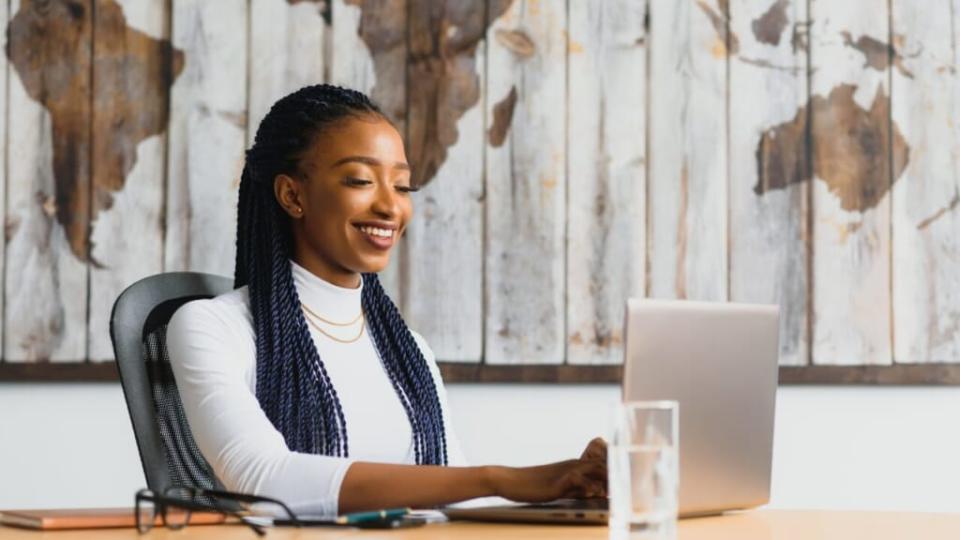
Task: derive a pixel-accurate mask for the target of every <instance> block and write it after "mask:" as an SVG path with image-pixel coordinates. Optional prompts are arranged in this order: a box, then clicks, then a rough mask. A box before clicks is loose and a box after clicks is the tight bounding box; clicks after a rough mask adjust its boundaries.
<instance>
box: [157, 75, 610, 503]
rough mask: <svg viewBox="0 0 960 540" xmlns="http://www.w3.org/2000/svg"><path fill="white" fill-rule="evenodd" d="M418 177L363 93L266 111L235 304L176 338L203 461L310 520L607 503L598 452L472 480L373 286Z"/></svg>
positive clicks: (432, 375) (331, 94)
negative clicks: (572, 500)
mask: <svg viewBox="0 0 960 540" xmlns="http://www.w3.org/2000/svg"><path fill="white" fill-rule="evenodd" d="M410 172H411V171H410V166H409V165H408V164H407V159H406V153H405V151H404V146H403V140H402V139H401V138H400V135H399V133H398V132H397V130H396V129H395V128H394V127H393V125H391V124H390V122H389V121H388V120H387V119H386V118H385V117H384V115H383V114H382V113H381V112H380V110H379V109H378V108H377V107H376V106H375V105H374V104H373V103H371V102H370V101H369V100H368V99H367V97H366V96H364V95H363V94H360V93H358V92H355V91H352V90H346V89H343V88H338V87H334V86H329V85H319V86H310V87H306V88H303V89H301V90H298V91H297V92H294V93H293V94H290V95H289V96H286V97H284V98H283V99H281V100H280V101H278V102H277V103H276V104H274V106H273V107H272V108H271V110H270V112H269V113H268V114H267V115H266V117H265V118H264V119H263V121H262V123H261V124H260V127H259V129H258V130H257V135H256V139H255V142H254V144H253V147H252V148H250V149H249V150H248V151H247V162H246V165H245V167H244V171H243V177H242V180H241V183H240V202H239V210H238V219H237V222H238V225H237V260H236V272H235V286H236V287H237V288H236V289H235V290H234V291H232V292H230V293H227V294H225V295H222V296H218V297H216V298H213V299H209V300H198V301H195V302H190V303H188V304H186V305H184V306H183V307H182V308H181V309H180V310H179V311H177V313H176V314H175V315H174V317H173V319H172V320H171V322H170V325H169V327H168V331H167V332H168V333H167V347H168V350H169V353H170V360H171V366H172V367H173V371H174V375H175V376H176V379H177V385H178V388H179V390H180V393H181V398H182V400H183V405H184V410H185V412H186V415H187V420H188V422H189V424H190V427H191V430H192V431H193V435H194V438H195V439H196V441H197V444H198V446H199V448H200V451H201V453H202V454H203V456H204V457H205V458H206V459H207V461H209V462H210V464H211V465H212V467H213V470H214V472H215V473H216V475H217V477H218V478H219V479H220V480H221V482H223V484H224V485H225V486H226V487H227V488H228V489H231V490H236V491H242V492H247V493H254V494H258V495H265V496H269V497H273V498H277V499H281V500H283V501H285V502H287V503H288V504H289V505H290V506H291V507H293V508H294V510H297V511H301V512H307V513H311V514H325V515H333V514H337V513H343V512H351V511H357V510H364V509H375V508H387V507H397V506H401V507H402V506H412V507H430V506H436V505H442V504H448V503H453V502H457V501H462V500H466V499H470V498H475V497H483V496H488V495H500V496H503V497H506V498H509V499H513V500H518V501H531V502H536V501H547V500H551V499H556V498H560V497H596V496H604V495H605V492H606V457H605V447H604V444H603V442H602V441H600V440H596V441H593V442H591V443H590V444H589V445H588V447H587V449H586V450H585V451H584V453H583V455H582V456H580V458H579V459H572V460H568V461H563V462H559V463H553V464H548V465H543V466H539V467H526V468H510V467H497V466H485V467H469V466H467V463H466V460H465V459H464V457H463V454H462V452H461V450H460V447H459V444H458V442H457V438H456V435H455V433H454V430H453V426H452V422H451V419H450V417H449V413H448V407H447V399H446V391H445V389H444V386H443V381H442V379H441V377H440V373H439V370H438V369H437V365H436V361H435V359H434V355H433V353H432V352H431V350H430V348H429V346H428V345H427V343H426V342H425V341H424V340H423V338H422V337H420V336H419V335H418V334H416V333H414V332H412V331H411V330H410V329H409V328H407V326H406V324H405V323H404V321H403V319H402V318H401V316H400V313H399V311H398V310H397V308H396V306H395V305H394V304H393V302H392V301H391V300H390V298H389V297H388V296H387V295H386V293H385V292H384V290H383V288H382V287H381V286H380V283H379V281H378V279H377V274H376V273H377V272H379V271H381V270H383V269H384V268H385V267H386V266H387V263H388V262H389V260H390V254H391V250H392V248H393V246H394V245H395V243H396V241H397V239H398V238H399V237H400V236H401V235H402V234H403V231H404V229H405V228H406V226H407V225H408V223H409V222H410V220H411V219H412V217H413V204H412V202H411V199H410V197H411V196H410V192H411V191H415V190H414V188H413V187H411V185H410V177H411V174H410ZM348 435H349V436H348Z"/></svg>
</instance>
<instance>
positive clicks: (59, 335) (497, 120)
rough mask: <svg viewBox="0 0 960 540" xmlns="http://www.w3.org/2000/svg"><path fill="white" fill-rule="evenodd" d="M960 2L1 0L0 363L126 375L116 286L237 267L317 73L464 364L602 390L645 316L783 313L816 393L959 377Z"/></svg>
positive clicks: (436, 329)
mask: <svg viewBox="0 0 960 540" xmlns="http://www.w3.org/2000/svg"><path fill="white" fill-rule="evenodd" d="M957 4H960V0H923V1H908V0H849V1H845V2H835V1H830V0H680V1H678V0H644V1H638V0H611V1H603V2H596V1H591V0H566V1H565V2H554V1H545V0H487V1H486V2H472V1H466V0H445V1H438V2H435V1H428V0H389V1H386V2H382V1H372V0H332V1H331V2H329V3H325V2H315V1H308V0H217V1H216V2H211V1H209V0H149V1H147V0H70V1H67V0H49V1H39V0H10V2H4V3H0V22H2V24H3V25H4V27H5V28H7V30H8V31H7V32H6V33H5V34H4V36H6V37H5V38H4V39H8V42H6V43H5V50H6V54H4V55H0V74H2V76H3V77H4V80H5V83H4V84H0V104H2V106H0V145H4V148H5V149H6V150H5V152H0V171H2V174H0V182H2V185H3V189H0V210H2V212H4V222H5V233H6V234H5V235H4V236H3V238H2V240H0V266H2V269H3V280H2V283H3V294H2V295H0V313H2V318H3V321H2V324H0V339H2V351H3V360H2V361H0V367H2V366H3V365H4V364H6V365H13V364H36V363H43V362H47V361H50V362H68V363H71V364H72V365H75V364H77V363H82V362H92V363H96V362H103V361H107V360H109V359H111V357H112V353H111V347H110V344H109V338H108V335H107V328H108V324H109V311H110V307H111V305H112V302H113V299H114V298H116V296H117V295H118V294H119V292H120V291H122V290H123V288H124V287H126V286H127V285H129V284H130V283H132V282H133V281H136V280H137V279H139V278H141V277H143V276H147V275H150V274H154V273H158V272H162V271H174V270H188V269H189V270H198V271H207V272H214V273H219V274H225V275H232V267H233V257H234V251H233V250H234V242H233V238H234V226H235V220H236V215H235V212H236V209H235V204H236V196H237V186H238V182H239V174H240V170H241V168H242V165H243V156H244V149H245V148H247V147H248V146H249V145H250V144H251V143H252V141H253V138H254V136H255V134H256V127H257V124H258V123H259V121H260V119H261V118H263V116H264V115H265V114H266V112H267V111H268V110H269V107H270V105H271V104H272V103H273V102H274V101H275V100H276V99H277V98H279V97H280V96H282V95H284V94H285V93H287V92H289V91H292V90H294V89H296V88H299V87H301V86H303V85H306V84H310V83H317V82H324V81H329V82H333V83H336V84H341V85H346V86H351V87H354V88H357V89H359V90H362V91H364V92H367V93H369V94H370V95H371V96H372V97H373V98H374V99H375V100H376V101H377V102H378V103H379V104H380V105H381V107H382V108H383V110H384V111H385V112H386V114H387V115H388V116H389V117H390V118H391V119H392V120H393V121H394V122H395V124H396V125H397V126H398V129H399V130H400V131H401V133H402V134H403V135H404V137H405V138H406V141H407V151H408V157H409V159H410V161H411V162H412V163H413V164H414V166H415V168H416V169H415V170H416V173H415V181H416V182H417V183H418V184H420V185H421V186H422V188H423V189H422V190H421V191H420V193H419V194H418V195H417V196H416V198H415V199H414V200H415V205H416V212H417V215H416V217H415V220H414V222H413V223H412V224H411V226H410V228H409V229H408V232H407V236H406V238H405V239H404V240H403V241H402V242H401V244H400V247H399V249H398V250H397V252H396V253H395V256H394V258H393V261H392V263H391V265H390V267H389V268H388V269H387V270H386V271H385V272H384V273H383V274H382V276H381V279H382V281H383V282H384V284H385V286H386V287H387V289H388V291H390V292H391V294H392V295H393V297H394V299H395V301H396V302H397V303H398V305H400V307H401V309H402V311H403V312H404V314H405V316H406V317H407V320H408V322H409V324H410V326H411V327H412V328H414V329H415V330H418V331H419V332H421V333H422V334H423V335H424V336H425V337H426V338H427V340H428V341H429V342H430V343H431V344H432V346H433V348H434V351H435V353H436V354H437V357H438V358H439V359H441V360H443V361H446V362H452V363H460V364H462V369H461V370H460V371H458V373H461V372H462V373H465V374H467V373H474V374H475V375H476V376H477V377H480V378H489V377H504V376H506V375H502V374H507V373H514V371H511V367H512V366H515V365H518V364H523V365H537V366H553V367H551V368H549V369H554V370H555V372H556V374H558V375H557V377H555V378H556V379H557V380H560V379H563V380H574V379H576V377H577V375H576V374H577V373H580V372H578V371H577V369H578V368H577V366H596V369H597V370H607V371H603V373H606V374H607V375H602V376H601V375H597V376H594V375H590V376H589V377H588V378H591V380H598V379H597V377H600V378H603V377H608V376H612V375H609V374H612V373H614V371H613V369H614V368H612V367H609V366H615V365H616V364H618V363H619V362H620V361H621V355H622V345H623V335H622V328H621V327H622V317H623V313H622V310H623V308H622V306H623V300H624V299H625V298H626V297H628V296H650V297H659V298H685V299H699V300H715V301H723V300H733V301H744V302H764V303H778V304H780V306H781V308H782V320H781V363H782V364H783V365H784V366H791V368H790V369H793V368H797V369H809V370H810V373H814V372H815V371H816V370H819V369H822V368H823V367H827V366H840V365H858V366H867V367H869V366H889V367H890V369H891V370H894V368H896V369H899V370H902V369H903V366H908V365H910V364H916V363H933V364H949V363H953V362H958V361H960V307H958V306H960V277H958V276H960V209H958V208H960V173H958V172H957V171H958V170H960V163H958V160H960V133H958V132H957V130H958V129H960V103H958V102H957V99H960V92H958V90H960V85H958V74H957V70H956V66H957V64H958V61H960V58H958V57H957V51H956V47H955V43H956V41H957V35H956V32H957V28H958V23H960V20H958V17H960V15H958V13H960V9H958V7H960V6H958V5H957ZM51 36H55V38H51ZM8 134H15V136H9V135H8ZM478 365H487V366H490V370H489V373H487V374H486V375H484V374H483V373H481V372H479V371H476V370H475V369H474V368H473V367H471V366H478ZM603 365H605V366H608V367H602V366H603ZM804 366H806V368H805V367H804ZM450 369H451V370H452V369H453V368H452V367H451V368H450ZM457 369H460V368H457ZM518 369H520V370H519V371H516V373H521V371H523V370H528V368H522V369H521V368H518ZM870 369H873V368H870ZM471 370H473V371H471ZM494 372H496V373H497V374H500V375H490V374H491V373H494ZM523 372H524V373H527V371H523ZM600 372H601V371H596V373H600ZM71 373H74V372H73V371H71ZM583 373H586V372H583ZM790 373H793V372H790ZM796 373H801V372H796ZM816 373H821V371H816ZM871 373H873V372H871ZM890 373H893V371H890ZM897 373H902V371H897ZM519 376H521V377H525V376H526V375H519ZM817 376H819V375H817ZM797 377H798V379H800V378H803V376H801V375H797ZM891 377H893V376H892V375H891V376H889V377H888V376H886V375H876V374H871V375H869V376H864V379H866V378H871V380H884V381H887V380H890V378H891ZM911 377H913V376H911ZM928 379H929V377H926V378H925V377H920V378H919V379H917V378H916V377H913V378H912V379H911V380H924V381H926V380H928Z"/></svg>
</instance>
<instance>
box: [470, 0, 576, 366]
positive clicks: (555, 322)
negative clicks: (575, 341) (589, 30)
mask: <svg viewBox="0 0 960 540" xmlns="http://www.w3.org/2000/svg"><path fill="white" fill-rule="evenodd" d="M493 5H495V4H491V6H493ZM490 12H491V13H495V12H496V10H494V9H491V10H490ZM566 27H567V25H566V12H565V6H564V5H563V4H561V3H558V2H536V1H532V0H515V1H514V2H513V3H512V4H511V5H510V7H509V9H508V10H507V11H506V12H505V13H504V14H503V15H502V16H500V17H499V18H497V19H496V20H493V21H492V22H491V24H490V29H489V31H488V33H487V44H488V48H487V50H488V56H487V125H488V126H489V132H488V136H487V141H488V145H487V149H486V169H487V197H486V238H487V244H486V246H487V247H486V253H485V258H486V279H487V283H486V292H485V304H486V312H485V314H484V316H485V319H486V323H485V329H484V333H485V336H484V340H485V341H484V343H485V348H484V351H485V360H486V361H487V362H489V363H491V364H504V363H516V362H518V361H523V362H528V363H561V362H563V356H564V352H565V351H564V341H565V334H566V333H565V328H564V308H565V304H564V286H565V276H564V229H565V227H564V221H565V210H566V200H565V199H566V175H565V170H564V165H565V160H566V158H565V155H564V154H565V135H566V126H565V123H566V122H565V115H564V114H562V111H563V110H564V106H565V103H566V99H565V97H566V96H565V91H564V90H565V83H566V65H565V57H566V45H567V39H566ZM520 359H522V360H520Z"/></svg>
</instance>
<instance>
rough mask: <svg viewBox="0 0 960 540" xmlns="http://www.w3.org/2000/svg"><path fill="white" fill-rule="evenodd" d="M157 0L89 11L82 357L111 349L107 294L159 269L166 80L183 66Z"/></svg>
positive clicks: (164, 6) (109, 354)
mask: <svg viewBox="0 0 960 540" xmlns="http://www.w3.org/2000/svg"><path fill="white" fill-rule="evenodd" d="M169 9H170V5H169V3H168V2H165V1H156V2H139V1H136V0H120V1H119V2H117V3H114V2H112V1H106V2H99V3H98V4H97V9H96V10H95V12H94V13H95V20H94V43H93V54H94V59H95V61H94V65H93V91H94V95H93V103H94V108H93V130H92V132H93V160H92V167H93V169H92V170H93V172H92V174H93V189H94V197H93V210H94V216H95V218H94V221H93V223H92V226H91V239H90V244H91V257H92V259H93V260H94V261H96V264H94V265H92V266H91V268H90V314H89V320H88V323H87V332H88V337H87V339H88V341H89V353H88V356H87V358H88V359H89V360H91V361H105V360H112V359H113V347H112V344H111V342H110V314H111V310H112V307H113V302H114V301H115V300H116V299H117V297H118V296H119V295H120V293H121V292H123V290H124V289H125V288H126V287H127V286H129V285H131V284H132V283H134V282H135V281H137V280H139V279H141V278H144V277H146V276H149V275H152V274H157V273H160V272H162V271H163V238H164V234H163V228H164V223H163V211H164V183H165V180H166V163H165V159H164V157H165V155H166V137H165V133H164V132H165V130H166V128H167V122H168V118H169V117H168V100H169V90H170V85H171V83H172V80H173V78H175V77H176V76H177V75H179V74H180V72H181V71H182V70H183V62H184V59H183V54H182V52H180V51H175V50H173V49H172V48H171V46H170V41H169V28H168V22H167V21H168V19H167V16H168V14H169Z"/></svg>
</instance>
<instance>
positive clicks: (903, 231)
mask: <svg viewBox="0 0 960 540" xmlns="http://www.w3.org/2000/svg"><path fill="white" fill-rule="evenodd" d="M891 6H892V10H893V12H892V14H891V21H892V24H893V28H892V32H891V33H892V35H894V36H896V38H895V41H894V46H895V49H894V51H893V53H894V56H893V59H892V61H893V73H892V77H893V81H892V82H893V84H892V86H891V90H890V92H891V94H892V105H891V111H892V118H893V122H894V123H895V124H896V125H897V126H899V128H900V130H901V131H902V132H903V138H904V140H905V141H906V144H907V145H908V146H909V148H910V151H909V163H908V164H907V166H906V168H905V169H904V170H903V173H902V175H901V177H900V179H899V180H896V182H895V183H894V185H893V189H892V193H893V199H892V206H893V209H892V213H893V269H892V272H893V343H894V351H893V355H894V361H896V362H901V363H902V362H960V209H958V206H960V168H958V165H960V164H958V162H957V160H958V159H960V133H958V132H957V129H958V126H960V79H958V76H957V71H956V70H957V65H958V62H960V57H958V56H957V50H956V43H957V38H958V37H960V36H958V35H957V26H956V25H957V24H958V23H960V18H958V15H957V14H958V12H960V2H957V1H956V0H924V1H910V2H908V1H904V0H893V2H892V4H891ZM896 168H897V167H894V169H895V170H896Z"/></svg>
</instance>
